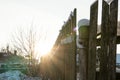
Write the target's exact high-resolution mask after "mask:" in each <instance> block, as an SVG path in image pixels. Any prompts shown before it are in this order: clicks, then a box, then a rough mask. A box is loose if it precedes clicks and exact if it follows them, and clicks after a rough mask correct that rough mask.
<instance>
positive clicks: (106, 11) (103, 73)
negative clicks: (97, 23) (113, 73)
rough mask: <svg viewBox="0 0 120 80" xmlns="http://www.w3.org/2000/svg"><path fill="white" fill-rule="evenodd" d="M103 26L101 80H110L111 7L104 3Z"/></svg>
mask: <svg viewBox="0 0 120 80" xmlns="http://www.w3.org/2000/svg"><path fill="white" fill-rule="evenodd" d="M102 3H103V4H102V24H101V56H100V57H101V58H100V78H101V79H100V80H108V77H107V76H108V67H107V62H108V47H109V46H108V35H109V34H108V30H109V29H108V28H109V5H108V3H107V2H105V1H104V0H103V2H102Z"/></svg>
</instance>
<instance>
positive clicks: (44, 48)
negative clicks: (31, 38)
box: [35, 43, 52, 57]
mask: <svg viewBox="0 0 120 80" xmlns="http://www.w3.org/2000/svg"><path fill="white" fill-rule="evenodd" d="M51 48H52V45H50V44H47V43H41V44H39V45H37V46H36V47H35V50H36V57H42V56H46V55H47V54H48V53H49V52H50V50H51Z"/></svg>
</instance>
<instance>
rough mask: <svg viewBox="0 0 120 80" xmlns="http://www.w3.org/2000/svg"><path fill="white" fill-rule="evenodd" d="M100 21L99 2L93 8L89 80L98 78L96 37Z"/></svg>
mask: <svg viewBox="0 0 120 80" xmlns="http://www.w3.org/2000/svg"><path fill="white" fill-rule="evenodd" d="M97 20H98V1H96V2H95V3H94V4H93V5H92V6H91V13H90V27H89V50H88V80H95V78H96V36H97Z"/></svg>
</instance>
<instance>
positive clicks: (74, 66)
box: [72, 8, 77, 80]
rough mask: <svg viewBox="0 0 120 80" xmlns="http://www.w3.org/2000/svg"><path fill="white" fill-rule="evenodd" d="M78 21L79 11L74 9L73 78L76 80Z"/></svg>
mask: <svg viewBox="0 0 120 80" xmlns="http://www.w3.org/2000/svg"><path fill="white" fill-rule="evenodd" d="M76 21H77V9H76V8H75V9H74V12H73V21H72V24H73V26H72V32H73V33H72V35H73V36H74V43H73V46H74V49H73V51H74V53H73V62H74V64H73V68H74V73H73V76H74V80H76V51H77V46H76V30H75V28H76Z"/></svg>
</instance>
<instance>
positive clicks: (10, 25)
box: [0, 0, 120, 52]
mask: <svg viewBox="0 0 120 80" xmlns="http://www.w3.org/2000/svg"><path fill="white" fill-rule="evenodd" d="M94 1H95V0H82V1H81V0H0V47H2V46H3V45H6V44H7V43H9V42H10V40H11V35H12V34H13V33H14V30H15V28H17V27H20V26H22V27H26V28H27V26H28V25H29V24H31V23H32V22H34V24H35V25H37V26H38V27H39V28H44V29H46V31H47V40H48V41H47V43H48V44H49V43H51V45H52V44H53V43H54V41H55V39H56V37H57V35H58V33H59V30H60V29H61V27H62V25H63V22H64V21H66V20H67V19H68V17H69V14H70V12H71V11H73V9H74V8H77V20H79V19H82V18H87V19H89V13H90V11H89V10H90V9H89V8H90V5H91V4H92V3H93V2H94ZM119 5H120V2H119ZM119 11H120V10H119ZM119 15H120V12H119ZM117 50H119V52H120V48H119V49H117Z"/></svg>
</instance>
